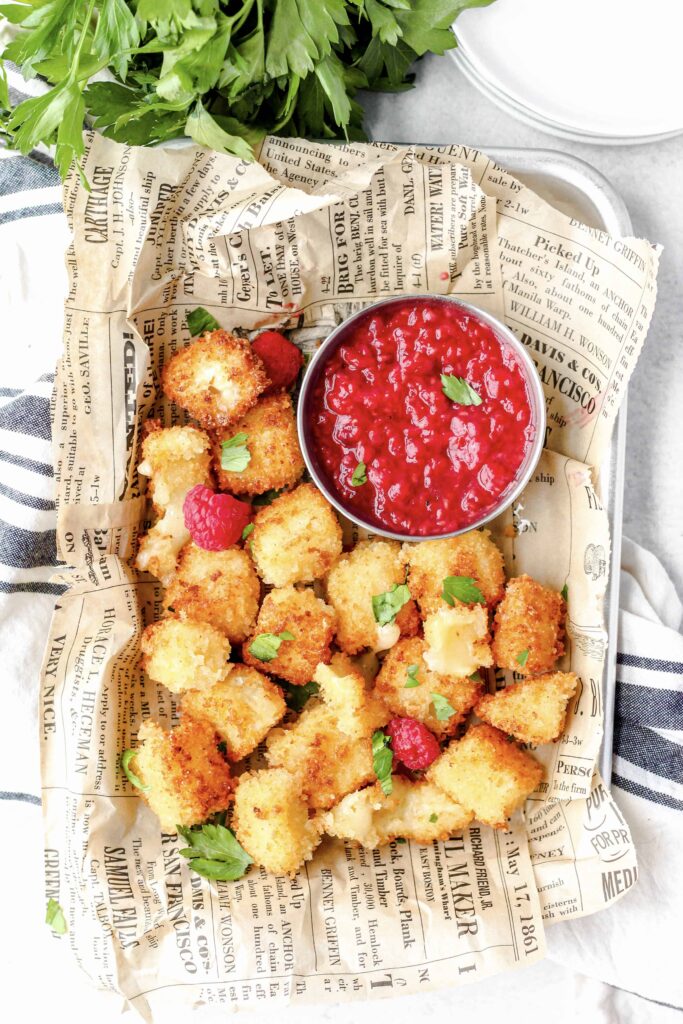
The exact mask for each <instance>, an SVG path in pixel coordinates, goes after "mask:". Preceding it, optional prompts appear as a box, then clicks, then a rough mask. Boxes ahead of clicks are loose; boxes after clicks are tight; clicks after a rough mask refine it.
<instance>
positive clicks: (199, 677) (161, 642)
mask: <svg viewBox="0 0 683 1024" xmlns="http://www.w3.org/2000/svg"><path fill="white" fill-rule="evenodd" d="M140 647H141V650H142V654H143V658H142V664H143V668H144V669H145V672H146V673H147V675H148V676H149V677H150V679H153V680H154V681H155V682H156V683H162V684H163V685H164V686H165V687H166V688H167V689H169V690H170V691H171V693H182V692H184V691H185V690H201V689H205V688H207V687H210V686H215V684H216V683H220V682H221V680H223V679H225V677H226V676H227V675H228V673H229V672H230V671H231V670H232V667H233V666H232V664H231V663H230V662H229V661H228V659H229V657H230V641H229V640H228V638H227V637H225V636H223V634H222V633H221V632H219V630H217V629H216V628H215V627H214V626H210V625H209V623H208V622H194V621H192V620H191V619H178V618H168V619H160V620H159V621H158V622H153V623H152V624H151V625H150V626H148V627H147V629H146V630H145V631H144V633H143V634H142V640H141V642H140Z"/></svg>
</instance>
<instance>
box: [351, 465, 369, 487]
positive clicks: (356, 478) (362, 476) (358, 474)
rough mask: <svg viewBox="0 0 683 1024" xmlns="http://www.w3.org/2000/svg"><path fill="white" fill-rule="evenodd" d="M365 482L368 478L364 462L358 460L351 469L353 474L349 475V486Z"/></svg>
mask: <svg viewBox="0 0 683 1024" xmlns="http://www.w3.org/2000/svg"><path fill="white" fill-rule="evenodd" d="M367 482H368V478H367V474H366V472H365V463H364V462H359V463H358V465H357V466H356V468H355V469H354V471H353V476H352V477H351V486H352V487H361V486H362V485H363V484H366V483H367Z"/></svg>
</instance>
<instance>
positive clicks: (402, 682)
mask: <svg viewBox="0 0 683 1024" xmlns="http://www.w3.org/2000/svg"><path fill="white" fill-rule="evenodd" d="M426 646H427V645H426V644H425V641H424V640H422V639H421V638H420V637H411V638H409V639H406V640H399V642H398V643H397V644H396V646H395V647H392V648H391V650H390V651H389V652H388V654H387V656H386V657H385V659H384V662H383V663H382V668H381V669H380V672H379V675H378V676H377V679H376V681H375V693H376V694H377V696H378V697H379V698H380V700H382V701H383V702H384V703H385V704H386V705H387V707H388V708H390V709H391V711H392V712H393V713H394V714H395V715H399V716H400V717H407V718H416V719H417V720H418V722H423V723H424V724H425V725H426V726H427V728H428V729H429V730H430V731H431V732H433V733H434V735H435V736H438V737H442V736H451V735H452V734H453V733H454V732H455V730H456V729H457V727H458V726H459V725H460V723H461V722H463V721H464V720H465V718H466V717H467V715H468V714H469V712H470V711H471V710H472V708H473V707H474V705H475V704H476V703H477V701H478V700H479V699H480V697H481V695H482V689H483V688H482V685H481V683H480V682H476V681H475V680H472V679H469V678H468V677H467V676H465V677H461V676H448V675H440V674H439V673H437V672H432V671H430V669H429V668H427V665H426V664H425V661H424V654H425V651H426ZM413 665H416V666H417V670H416V671H414V672H413V676H414V677H416V678H417V679H418V680H419V685H418V686H409V687H407V688H406V683H407V682H409V679H408V667H409V666H413ZM410 681H411V682H412V680H410ZM432 693H438V694H440V695H441V696H442V697H445V698H446V700H447V701H448V702H449V704H450V705H451V707H452V708H453V710H454V712H455V714H453V715H451V717H450V718H446V719H444V720H442V721H439V719H438V718H437V717H436V713H435V710H434V703H433V700H432V696H431V695H432Z"/></svg>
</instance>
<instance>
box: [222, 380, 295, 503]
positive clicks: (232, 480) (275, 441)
mask: <svg viewBox="0 0 683 1024" xmlns="http://www.w3.org/2000/svg"><path fill="white" fill-rule="evenodd" d="M237 434H246V435H247V438H246V440H245V441H244V445H245V446H246V448H247V450H248V452H249V454H250V455H251V458H250V460H249V463H248V465H247V467H246V469H242V470H240V471H239V472H237V471H234V470H227V469H223V468H222V466H221V460H222V456H223V448H222V443H223V441H229V440H230V439H231V438H233V437H235V436H236V435H237ZM213 459H214V469H215V471H216V477H217V478H218V486H219V487H220V489H221V490H222V491H230V492H231V493H232V494H263V492H264V491H269V490H276V491H280V490H282V488H283V487H293V486H294V484H295V483H296V482H297V480H298V479H299V478H300V477H301V474H302V473H303V471H304V468H305V467H304V460H303V456H302V454H301V449H300V448H299V438H298V436H297V432H296V421H295V419H294V409H293V407H292V399H291V398H290V396H289V395H288V394H287V393H286V392H280V394H277V395H267V396H266V397H265V398H260V399H259V400H258V402H257V403H256V405H255V406H254V407H253V409H250V410H249V412H248V413H246V415H245V416H243V417H242V419H240V420H237V421H235V423H232V424H231V425H230V426H229V427H227V428H224V429H223V430H219V431H217V432H216V433H215V434H214V435H213Z"/></svg>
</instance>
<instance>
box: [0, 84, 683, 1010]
mask: <svg viewBox="0 0 683 1024" xmlns="http://www.w3.org/2000/svg"><path fill="white" fill-rule="evenodd" d="M10 84H11V85H12V86H13V88H14V87H16V84H17V76H16V74H15V73H12V71H11V70H10ZM24 88H25V86H24ZM37 88H38V86H36V85H32V86H31V90H32V91H34V90H35V89H37ZM15 98H16V90H15ZM60 200H61V190H60V187H59V181H58V176H57V174H56V172H55V170H54V167H53V166H52V164H51V163H50V161H49V159H47V158H46V157H45V156H43V155H41V154H34V155H33V156H32V157H31V158H25V157H21V156H17V155H14V154H11V153H7V152H3V151H0V265H1V271H0V289H1V298H2V307H1V308H2V310H3V322H4V325H5V332H6V333H5V336H4V339H3V348H2V356H3V357H2V363H1V367H2V373H1V375H0V650H1V651H2V685H3V688H4V700H3V714H2V715H1V716H0V801H4V803H5V808H6V810H7V811H8V813H9V811H10V805H12V804H13V805H14V806H15V807H16V808H17V814H18V813H19V806H20V805H21V806H22V807H26V805H35V806H34V810H32V811H30V813H31V814H34V815H35V820H34V821H33V826H32V834H33V841H34V842H35V843H38V844H40V842H41V822H40V811H39V807H40V796H39V794H40V777H39V765H38V758H37V753H36V750H37V745H38V744H37V736H36V723H37V717H38V716H37V699H38V676H39V669H40V663H41V659H42V653H43V644H44V638H45V635H46V632H47V628H48V624H49V620H50V616H51V613H52V609H53V606H54V602H55V599H56V598H58V597H59V594H61V593H62V591H63V587H62V586H60V585H57V584H54V583H51V582H50V577H51V575H52V574H53V573H54V572H55V571H56V569H57V568H58V563H57V559H56V550H55V507H54V487H53V478H52V455H51V450H50V394H51V390H52V386H53V381H54V366H55V361H56V359H57V357H58V354H59V350H60V345H61V326H62V301H63V294H64V281H65V275H64V271H63V269H62V267H63V253H64V251H65V249H66V245H67V241H68V238H67V230H66V224H65V220H64V217H63V215H62V213H61V202H60ZM621 592H622V612H621V616H620V635H619V640H618V646H619V654H618V673H617V676H618V682H617V693H616V726H615V735H614V762H613V765H614V774H613V778H612V785H613V788H614V792H615V795H616V797H617V800H618V801H619V803H620V806H621V807H622V810H623V811H624V815H625V817H626V818H627V820H628V821H629V823H630V824H631V827H632V829H633V832H634V837H635V839H636V844H637V845H638V841H639V837H640V836H641V835H642V837H643V838H644V840H646V841H647V839H648V838H649V836H650V829H651V827H652V821H653V820H654V818H653V815H654V816H655V817H656V821H657V830H658V837H659V841H660V842H661V843H662V845H663V847H666V846H667V843H666V842H665V837H666V836H667V835H668V836H669V838H670V842H671V844H677V846H680V842H679V840H677V839H676V838H675V837H676V835H677V834H679V832H680V829H681V826H682V825H683V818H681V817H680V816H679V814H680V812H681V811H683V637H682V636H681V634H680V632H679V630H680V627H681V623H682V622H683V607H682V606H681V603H680V601H679V599H678V597H677V595H676V594H675V591H674V589H673V586H672V584H671V583H670V581H669V580H668V577H667V576H666V574H665V572H664V570H663V568H662V567H661V565H660V564H659V563H658V562H657V561H656V559H655V558H654V557H653V556H651V555H649V554H648V553H647V552H645V551H642V549H639V548H637V546H636V545H633V544H631V543H630V542H628V541H626V542H625V545H624V570H623V572H622V590H621ZM21 813H22V828H23V830H24V831H26V829H27V824H26V813H29V812H28V810H27V811H26V812H23V811H22V812H21ZM8 821H9V818H8ZM6 831H7V829H6ZM657 867H658V865H657V864H655V865H654V868H653V870H657ZM681 870H683V856H682V857H681V863H680V864H679V865H678V867H677V875H680V873H681ZM670 881H671V882H674V879H673V878H671V879H670ZM647 884H648V882H647V880H646V879H643V873H642V872H641V883H640V885H639V886H638V887H636V893H638V892H639V891H640V892H643V894H644V895H646V894H647V890H646V889H645V890H643V887H646V886H647ZM655 891H656V886H655ZM652 898H653V899H657V896H656V894H655V895H653V897H652ZM635 899H636V897H629V899H628V900H625V901H623V902H622V903H620V904H617V906H616V907H615V908H613V910H612V911H610V915H600V916H599V919H598V924H597V926H596V925H592V924H590V922H591V921H592V920H593V919H587V920H586V921H585V922H576V923H575V924H574V925H573V926H572V929H573V930H575V932H576V933H577V935H578V936H579V943H578V944H577V943H576V942H574V944H573V945H567V943H564V945H563V948H562V950H561V952H558V954H557V957H556V959H557V960H558V962H560V961H561V962H562V963H563V964H565V965H567V966H569V965H573V966H575V967H576V969H577V970H579V971H581V972H583V973H585V974H589V975H591V974H592V975H595V974H596V973H598V972H600V973H599V976H600V977H603V978H604V980H605V981H607V982H608V983H609V984H612V985H618V986H619V987H621V988H623V989H628V990H634V989H635V990H636V991H640V992H642V994H643V995H644V996H646V997H647V998H649V999H651V1000H653V1001H654V1002H659V1001H662V1002H665V1003H667V1004H669V1005H671V1004H674V1005H681V1004H682V1003H683V997H681V999H680V1001H679V1000H678V999H677V997H676V996H675V995H672V994H671V992H670V991H668V990H667V992H666V994H665V995H664V996H663V998H662V999H661V1000H660V999H658V998H657V993H658V992H660V989H658V988H657V987H656V986H655V987H654V988H653V986H652V985H651V984H650V983H649V980H648V978H647V977H643V978H639V976H638V970H639V967H638V966H637V965H636V966H634V965H633V964H629V965H627V966H628V969H627V970H626V971H625V972H624V976H623V977H620V976H619V971H618V970H616V969H615V973H614V976H611V972H610V967H609V965H607V966H605V965H603V967H600V965H599V964H598V965H597V966H596V958H597V959H599V957H598V954H595V956H594V957H593V960H592V961H591V963H592V968H591V967H589V966H587V965H586V964H584V963H583V962H581V961H580V959H579V960H578V961H577V953H576V950H577V948H579V949H584V950H588V949H589V946H590V935H591V931H590V929H591V928H592V929H593V930H595V928H596V927H597V928H598V932H599V930H600V925H599V920H601V919H603V918H605V917H610V918H611V919H612V920H615V921H616V920H618V919H619V917H620V916H621V917H623V916H624V914H626V915H628V912H629V911H628V908H629V906H633V905H634V904H633V902H629V901H633V900H635ZM645 902H646V903H647V900H646V901H645ZM633 928H634V923H633V921H629V920H628V918H627V920H626V923H625V925H624V928H623V931H624V933H625V934H630V932H631V931H632V929H633ZM572 929H565V931H564V934H565V935H566V936H569V935H570V934H571V931H572ZM558 931H559V930H558ZM553 934H554V933H553ZM614 942H615V944H616V943H617V942H618V937H617V936H615V939H614ZM612 952H613V954H614V950H613V951H612ZM586 956H588V953H586ZM612 960H614V955H613V956H612ZM574 961H576V962H575V963H574ZM642 962H643V958H638V964H639V965H640V964H642ZM612 966H614V965H613V964H612ZM643 969H644V970H646V968H643ZM660 994H661V993H660ZM601 1019H602V1018H601ZM634 1019H635V1018H634Z"/></svg>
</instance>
